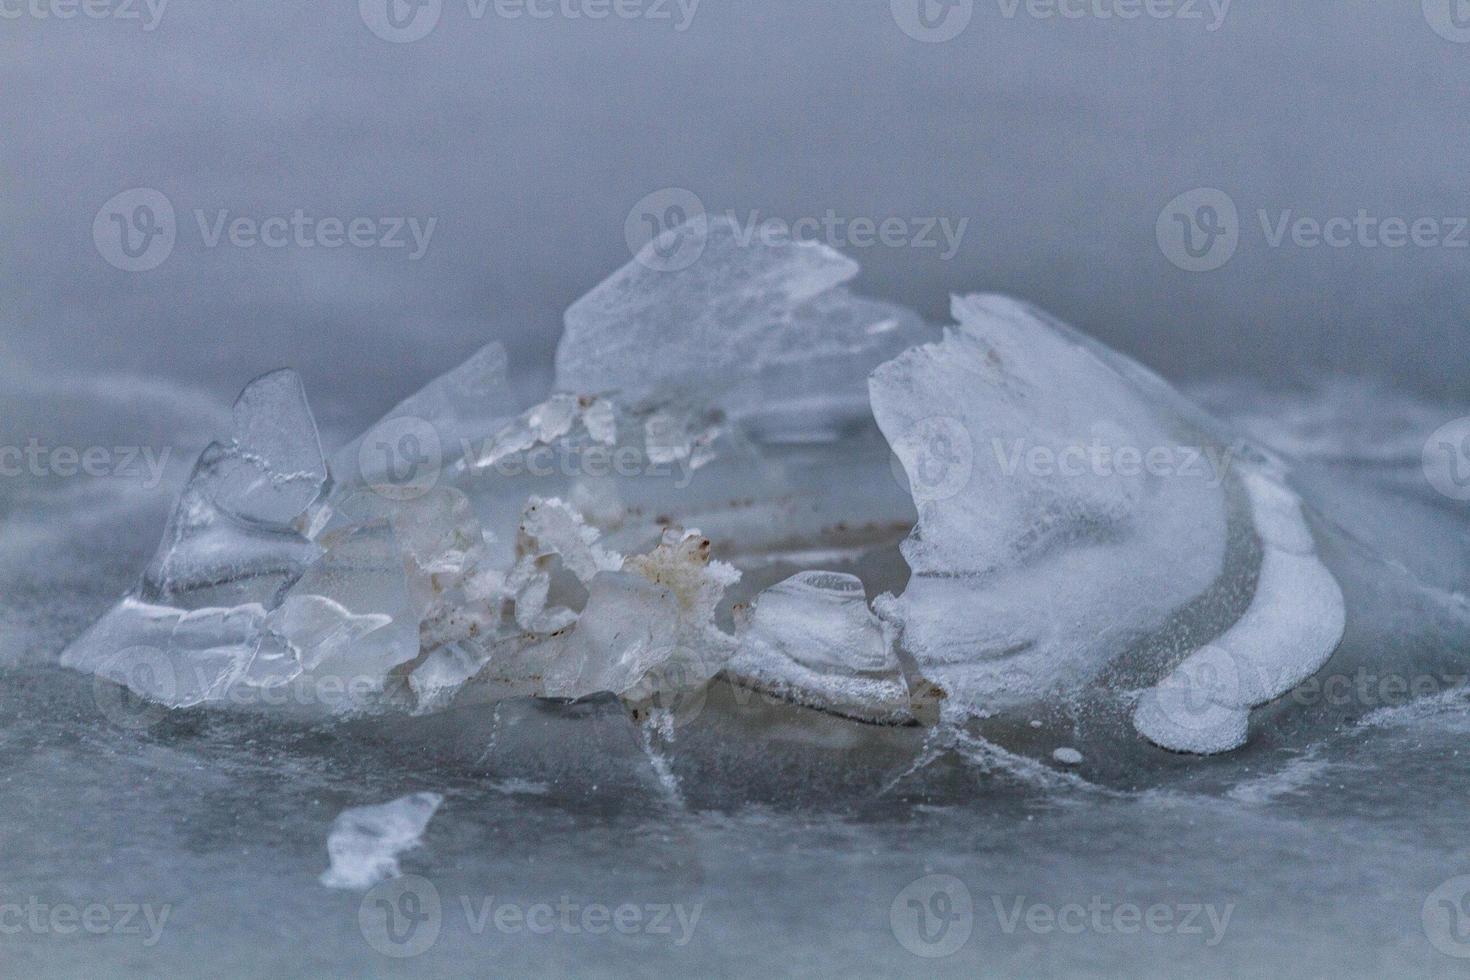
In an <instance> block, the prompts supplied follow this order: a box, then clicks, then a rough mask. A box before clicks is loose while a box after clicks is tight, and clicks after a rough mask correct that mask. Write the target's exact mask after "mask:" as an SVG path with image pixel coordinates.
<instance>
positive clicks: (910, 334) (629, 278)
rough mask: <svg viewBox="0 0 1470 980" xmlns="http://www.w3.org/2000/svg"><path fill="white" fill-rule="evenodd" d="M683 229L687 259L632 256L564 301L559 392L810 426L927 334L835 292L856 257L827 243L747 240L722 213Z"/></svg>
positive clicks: (857, 396) (899, 316)
mask: <svg viewBox="0 0 1470 980" xmlns="http://www.w3.org/2000/svg"><path fill="white" fill-rule="evenodd" d="M687 227H688V231H689V233H690V234H694V235H697V236H699V237H700V238H701V239H702V240H703V242H704V251H703V254H702V255H701V257H700V259H699V261H697V262H695V263H694V264H693V265H691V266H690V267H689V268H687V269H684V270H681V271H678V272H666V271H660V270H658V269H656V268H654V267H652V265H651V264H650V263H646V262H639V261H635V262H632V263H630V264H629V265H627V266H626V267H625V268H623V269H622V270H620V271H619V272H617V273H615V274H614V275H613V276H612V277H611V278H609V279H608V280H607V281H606V282H604V283H603V284H602V285H600V286H598V287H597V288H596V289H594V290H593V291H592V292H591V293H589V294H588V295H587V296H585V297H583V298H582V299H581V300H579V301H578V302H576V303H575V304H573V306H572V307H571V308H570V309H569V310H567V314H566V330H565V333H564V334H563V335H562V340H561V345H560V346H559V347H558V349H557V358H556V366H557V373H556V387H557V388H558V390H560V391H565V392H575V393H581V394H603V393H608V392H618V393H619V394H620V397H621V400H622V401H623V402H624V403H625V404H630V405H632V404H636V403H638V402H640V401H653V402H659V401H664V400H668V399H671V398H672V399H675V400H684V401H687V402H688V403H691V404H704V405H712V406H716V407H719V408H720V409H722V410H724V411H725V412H726V413H727V414H729V415H732V416H737V417H745V416H775V417H777V418H780V417H782V416H790V415H791V414H792V412H796V411H799V412H800V413H801V414H802V415H803V418H802V419H801V420H800V422H799V424H800V425H801V426H804V427H810V426H812V425H813V423H814V421H815V419H816V418H817V417H818V416H820V415H823V414H833V415H838V416H844V417H845V416H847V415H851V414H856V415H859V416H866V414H867V410H866V391H865V390H864V378H865V376H866V374H867V372H868V371H869V370H871V369H872V368H873V367H874V366H876V365H877V364H878V363H879V362H881V361H882V360H883V359H885V358H887V357H891V356H893V355H894V354H896V353H898V352H899V351H901V350H902V349H903V348H904V347H906V346H907V345H909V344H912V343H915V342H916V341H917V340H919V339H927V338H926V337H925V336H924V335H923V332H924V329H925V328H924V327H923V325H922V323H921V322H920V321H919V319H918V318H917V317H915V316H914V315H913V314H912V313H910V312H909V311H907V310H903V309H901V308H899V307H895V306H891V305H888V304H884V303H878V302H873V301H870V300H865V299H860V298H858V297H855V296H853V295H851V294H850V293H849V292H847V290H846V289H843V288H841V286H842V284H843V283H845V282H847V281H849V280H851V279H852V278H853V277H854V276H856V275H857V273H858V265H857V263H855V262H853V261H852V260H851V259H848V258H846V257H844V256H843V255H841V254H840V253H838V252H836V251H834V250H833V249H831V248H828V247H826V246H824V245H821V244H817V243H813V242H799V241H793V240H791V239H789V238H786V239H781V240H775V241H771V240H768V239H767V237H766V236H760V235H757V236H755V237H754V238H753V239H752V238H747V234H746V232H745V231H744V230H742V229H741V227H740V226H739V225H738V224H737V223H736V222H734V221H732V220H730V219H729V218H711V219H708V220H706V219H704V218H698V219H695V221H694V222H693V223H691V225H689V226H687ZM787 423H789V418H783V419H782V420H781V422H779V423H772V424H787Z"/></svg>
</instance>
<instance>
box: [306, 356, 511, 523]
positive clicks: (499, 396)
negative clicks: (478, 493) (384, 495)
mask: <svg viewBox="0 0 1470 980" xmlns="http://www.w3.org/2000/svg"><path fill="white" fill-rule="evenodd" d="M517 411H518V407H517V405H516V403H515V398H514V395H513V393H512V390H511V387H510V384H509V369H508V363H507V359H506V354H505V348H504V347H502V346H501V345H500V344H498V343H493V344H489V345H487V346H486V347H484V348H483V349H481V350H480V351H479V352H477V353H476V354H475V355H474V356H473V357H471V358H470V359H469V360H468V361H466V362H465V363H463V364H461V365H460V366H459V367H457V368H455V369H454V370H453V371H450V372H449V373H448V374H445V375H443V376H442V377H439V378H436V379H435V380H434V381H432V382H430V383H429V384H428V385H426V386H425V387H424V388H423V389H421V390H420V391H419V392H417V393H416V394H414V395H412V396H410V397H408V398H406V399H404V400H403V401H402V402H400V403H399V404H398V405H397V406H395V407H394V408H393V409H392V410H391V411H390V412H389V413H388V414H387V415H385V416H383V418H381V419H379V420H378V422H377V423H375V424H374V425H373V427H372V428H371V429H369V430H368V431H367V432H365V433H364V434H363V435H362V436H361V437H359V438H358V439H356V440H354V441H353V442H352V443H350V444H349V445H347V446H345V447H343V448H342V450H341V451H339V452H338V453H337V454H336V455H335V456H333V457H332V469H333V472H334V473H335V474H336V475H337V478H338V480H339V481H341V482H342V483H343V484H344V485H346V486H349V487H361V486H379V487H382V486H388V487H395V486H397V487H403V488H407V489H414V488H417V487H419V486H420V485H421V484H420V483H419V481H423V482H424V483H432V482H434V481H436V480H437V478H438V473H437V470H438V469H440V468H441V467H443V466H444V465H446V464H448V463H449V462H451V461H452V460H454V459H455V458H457V457H458V456H459V454H460V453H461V452H462V451H463V448H464V446H465V445H467V444H471V443H475V442H477V441H481V440H484V439H485V438H486V436H488V435H490V434H491V433H494V432H495V431H497V429H498V428H499V427H500V426H502V425H504V424H505V422H506V420H507V419H509V418H511V417H512V416H514V415H515V414H516V412H517ZM416 465H417V466H418V467H419V468H420V470H421V472H414V473H413V474H412V475H411V476H408V477H407V479H405V476H404V475H405V474H406V473H408V472H409V469H410V468H412V467H414V466H416ZM408 495H410V494H400V496H408Z"/></svg>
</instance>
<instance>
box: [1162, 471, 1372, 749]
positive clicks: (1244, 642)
mask: <svg viewBox="0 0 1470 980" xmlns="http://www.w3.org/2000/svg"><path fill="white" fill-rule="evenodd" d="M1244 483H1245V486H1246V491H1247V493H1248V494H1249V497H1250V504H1251V513H1252V516H1253V519H1254V523H1255V527H1256V532H1257V534H1258V535H1259V536H1260V539H1261V547H1262V557H1261V571H1260V579H1259V582H1258V583H1257V586H1256V593H1255V596H1254V598H1253V599H1252V600H1251V604H1250V607H1249V608H1248V609H1247V610H1246V612H1245V615H1243V616H1242V617H1241V618H1240V620H1239V621H1238V622H1236V624H1235V625H1234V626H1232V627H1231V628H1230V629H1228V630H1227V631H1226V632H1225V633H1224V634H1223V635H1222V636H1220V637H1219V638H1218V639H1217V640H1215V642H1214V643H1213V644H1211V645H1209V646H1207V647H1204V648H1203V649H1201V650H1199V651H1198V652H1196V653H1195V654H1193V655H1192V656H1190V657H1189V658H1188V659H1187V660H1185V661H1184V662H1183V663H1182V664H1180V665H1179V666H1178V667H1177V668H1175V670H1174V671H1173V672H1172V673H1171V674H1170V675H1169V676H1168V677H1166V678H1164V680H1163V681H1162V682H1160V684H1159V685H1158V686H1157V687H1156V688H1154V689H1152V690H1150V691H1148V692H1146V693H1145V694H1144V695H1143V697H1142V698H1141V699H1140V700H1139V704H1138V708H1137V710H1136V711H1135V712H1134V715H1133V724H1134V727H1135V728H1137V729H1138V732H1139V733H1140V734H1141V735H1143V736H1144V737H1145V738H1147V739H1148V740H1149V741H1151V742H1153V743H1155V744H1156V745H1159V746H1162V747H1163V748H1167V749H1173V750H1174V751H1176V752H1192V753H1197V754H1209V753H1215V752H1226V751H1229V750H1230V749H1234V748H1239V747H1240V746H1241V745H1244V744H1245V740H1246V731H1247V723H1248V721H1249V717H1250V709H1251V708H1253V707H1256V706H1259V705H1262V704H1265V703H1267V702H1268V701H1272V700H1274V699H1276V698H1277V697H1280V696H1281V695H1282V694H1285V693H1286V692H1287V691H1289V690H1291V689H1292V688H1293V687H1295V686H1296V685H1298V684H1300V683H1301V682H1302V681H1304V680H1306V679H1307V678H1308V677H1310V676H1312V674H1314V673H1315V672H1316V671H1317V670H1318V669H1319V668H1320V667H1321V666H1322V665H1323V664H1325V663H1326V662H1327V660H1328V659H1329V658H1330V657H1331V656H1332V653H1333V651H1334V650H1336V649H1337V645H1338V643H1339V642H1341V640H1342V635H1343V630H1344V628H1345V626H1346V608H1345V603H1344V600H1343V595H1342V589H1341V588H1340V587H1339V586H1338V584H1337V581H1336V580H1335V579H1334V578H1333V577H1332V574H1331V573H1330V572H1329V571H1328V570H1327V567H1326V566H1325V565H1323V564H1322V562H1321V560H1320V559H1319V558H1318V557H1317V555H1316V549H1315V546H1314V545H1313V541H1312V533H1311V529H1310V528H1309V527H1308V526H1307V522H1306V520H1305V518H1304V517H1303V515H1302V509H1301V501H1300V500H1299V499H1298V498H1297V497H1296V495H1295V494H1293V493H1292V492H1291V491H1290V490H1289V489H1287V488H1286V487H1285V486H1284V485H1283V484H1282V483H1280V482H1278V481H1277V480H1276V479H1275V478H1273V477H1271V476H1268V475H1267V474H1265V473H1263V472H1260V471H1258V470H1254V469H1252V470H1249V471H1247V472H1246V473H1245V474H1244Z"/></svg>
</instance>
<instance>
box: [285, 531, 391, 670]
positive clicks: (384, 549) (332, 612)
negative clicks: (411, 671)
mask: <svg viewBox="0 0 1470 980" xmlns="http://www.w3.org/2000/svg"><path fill="white" fill-rule="evenodd" d="M322 543H323V545H324V546H325V548H326V550H325V552H324V554H323V555H322V557H321V559H320V560H318V561H317V562H316V563H315V564H314V565H312V566H311V567H310V568H309V569H307V571H306V572H305V573H304V574H303V575H302V576H301V578H300V580H298V581H297V582H296V584H295V585H294V586H292V587H291V589H290V591H289V592H288V593H286V595H285V596H284V597H283V599H282V601H281V604H280V606H279V607H278V608H277V609H275V610H274V611H272V613H271V617H270V621H269V622H268V624H267V625H268V626H269V627H270V629H271V633H272V635H273V636H275V637H278V638H279V639H280V640H281V641H282V642H283V643H284V644H285V645H286V647H287V648H288V649H289V650H291V651H293V652H294V655H295V657H296V658H297V660H298V662H299V663H300V665H301V667H302V668H303V670H304V671H306V672H307V673H308V674H310V675H312V676H313V677H317V678H321V677H326V676H331V677H334V678H339V679H341V680H343V681H344V682H347V683H349V684H350V683H351V682H353V681H356V682H358V683H359V684H360V685H361V687H362V688H364V689H370V690H376V689H379V688H381V687H382V686H383V684H384V681H385V680H386V678H387V676H388V673H389V671H391V670H392V669H393V668H394V667H396V666H398V665H399V664H403V663H407V662H408V661H410V660H413V659H414V658H415V657H417V656H418V654H419V616H418V612H417V610H416V609H415V608H414V604H413V601H412V600H411V598H410V596H409V592H408V581H407V576H406V574H405V571H404V563H403V559H402V557H401V555H400V552H399V549H398V544H397V541H396V539H395V537H394V535H393V532H392V530H391V529H390V528H389V527H388V526H387V525H385V524H381V523H378V524H367V525H363V526H361V527H356V528H352V529H350V530H346V531H342V532H334V533H331V534H328V535H324V536H323V539H322Z"/></svg>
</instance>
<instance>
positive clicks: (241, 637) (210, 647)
mask: <svg viewBox="0 0 1470 980" xmlns="http://www.w3.org/2000/svg"><path fill="white" fill-rule="evenodd" d="M265 615H266V613H265V609H264V608H263V607H261V606H259V605H246V606H240V607H237V608H232V609H210V608H204V609H196V610H193V611H189V612H186V611H184V610H182V609H177V608H173V607H170V606H158V605H151V604H148V603H144V602H140V601H138V600H137V599H132V598H129V599H124V600H123V601H122V602H120V603H118V605H117V606H115V607H114V608H113V609H111V610H110V611H109V612H108V613H107V614H106V615H105V616H103V617H102V619H101V620H99V621H98V622H97V623H96V624H95V625H94V626H93V627H92V628H91V629H90V630H88V631H87V632H86V633H85V634H83V636H82V637H81V638H80V639H78V640H77V641H76V642H75V643H73V644H72V645H71V646H70V647H68V648H67V649H66V651H65V653H63V654H62V657H61V663H62V665H63V666H66V667H71V668H74V669H76V670H82V671H86V672H88V673H92V674H96V675H97V676H99V677H105V678H107V679H109V680H111V681H114V682H116V683H118V684H122V685H123V686H125V687H127V688H129V689H130V690H132V691H133V692H134V693H135V694H138V695H140V696H141V697H144V698H147V699H149V700H151V701H156V702H158V703H159V704H162V705H166V706H168V707H175V708H187V707H192V706H194V705H199V704H206V703H211V702H218V701H221V700H223V699H224V698H225V697H226V696H227V695H228V693H229V692H230V690H231V686H232V685H233V684H234V683H235V681H236V680H237V679H238V678H239V677H240V675H241V674H242V673H243V672H244V671H245V670H246V668H247V666H248V665H249V663H250V659H251V657H252V656H253V655H254V652H255V647H256V644H257V642H258V641H259V637H260V630H261V627H262V624H263V622H264V620H265Z"/></svg>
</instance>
